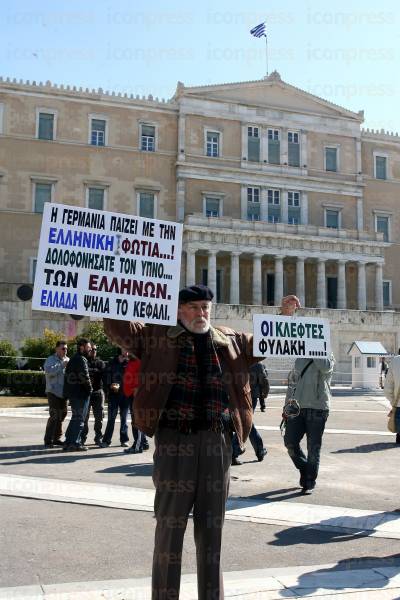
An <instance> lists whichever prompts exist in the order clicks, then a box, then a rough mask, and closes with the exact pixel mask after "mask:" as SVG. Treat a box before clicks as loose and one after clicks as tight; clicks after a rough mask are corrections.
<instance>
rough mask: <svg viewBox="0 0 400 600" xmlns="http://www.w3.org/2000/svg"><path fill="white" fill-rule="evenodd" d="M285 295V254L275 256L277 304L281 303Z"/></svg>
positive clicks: (275, 298)
mask: <svg viewBox="0 0 400 600" xmlns="http://www.w3.org/2000/svg"><path fill="white" fill-rule="evenodd" d="M282 296H283V256H276V257H275V297H274V304H275V306H280V305H281V300H282Z"/></svg>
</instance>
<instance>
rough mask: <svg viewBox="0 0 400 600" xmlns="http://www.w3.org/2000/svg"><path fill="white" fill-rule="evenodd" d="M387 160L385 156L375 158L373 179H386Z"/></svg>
mask: <svg viewBox="0 0 400 600" xmlns="http://www.w3.org/2000/svg"><path fill="white" fill-rule="evenodd" d="M386 163H387V159H386V156H375V177H376V179H387V164H386Z"/></svg>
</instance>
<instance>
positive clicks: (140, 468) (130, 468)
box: [96, 462, 153, 477]
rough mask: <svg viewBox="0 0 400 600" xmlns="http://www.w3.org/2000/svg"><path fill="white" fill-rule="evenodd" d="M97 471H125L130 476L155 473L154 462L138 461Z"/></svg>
mask: <svg viewBox="0 0 400 600" xmlns="http://www.w3.org/2000/svg"><path fill="white" fill-rule="evenodd" d="M96 473H125V475H128V476H129V477H147V476H150V475H151V474H152V473H153V463H152V462H151V463H136V464H130V465H118V466H114V467H107V468H106V469H100V470H99V471H96Z"/></svg>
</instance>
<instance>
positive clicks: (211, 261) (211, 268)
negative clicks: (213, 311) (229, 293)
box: [207, 250, 217, 299]
mask: <svg viewBox="0 0 400 600" xmlns="http://www.w3.org/2000/svg"><path fill="white" fill-rule="evenodd" d="M207 269H208V275H207V281H208V287H209V288H210V289H211V290H212V291H213V292H214V297H215V299H217V252H216V250H209V251H208V264H207Z"/></svg>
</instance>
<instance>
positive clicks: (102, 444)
mask: <svg viewBox="0 0 400 600" xmlns="http://www.w3.org/2000/svg"><path fill="white" fill-rule="evenodd" d="M110 444H111V442H100V444H99V446H100V448H108V447H109V446H110Z"/></svg>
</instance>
